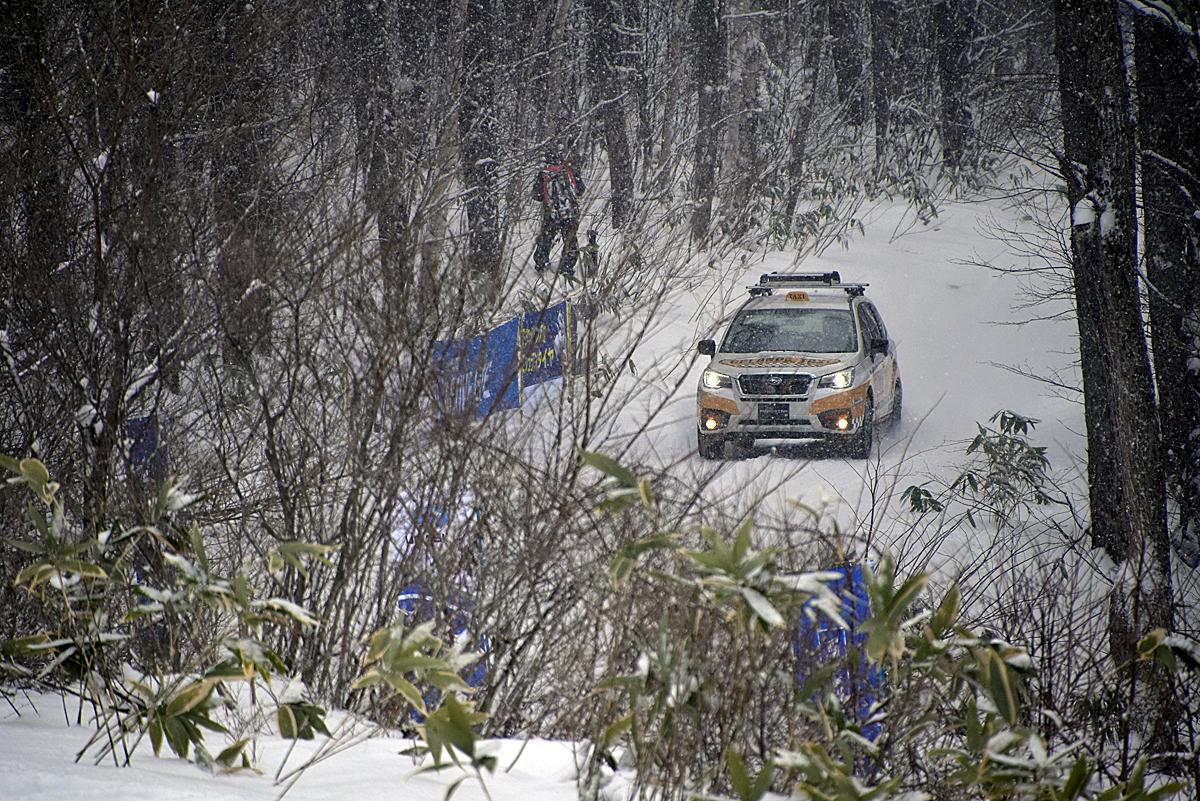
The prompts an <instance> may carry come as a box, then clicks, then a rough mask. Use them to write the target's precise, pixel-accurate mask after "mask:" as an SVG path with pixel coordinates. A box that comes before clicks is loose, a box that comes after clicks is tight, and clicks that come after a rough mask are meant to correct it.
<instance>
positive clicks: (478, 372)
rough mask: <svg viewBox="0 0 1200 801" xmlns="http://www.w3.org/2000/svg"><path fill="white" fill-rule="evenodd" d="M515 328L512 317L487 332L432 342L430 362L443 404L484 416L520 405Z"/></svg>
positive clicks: (449, 407)
mask: <svg viewBox="0 0 1200 801" xmlns="http://www.w3.org/2000/svg"><path fill="white" fill-rule="evenodd" d="M517 330H518V326H517V321H516V319H513V320H509V321H508V322H507V323H505V324H504V325H501V326H499V327H497V328H493V329H492V330H491V331H489V332H488V333H487V334H486V335H482V336H476V337H471V338H470V339H458V340H453V341H450V342H443V341H439V342H435V343H433V361H434V363H435V364H437V366H438V370H439V372H440V375H439V377H438V384H437V395H438V398H439V399H440V400H441V402H442V404H443V406H445V407H446V408H448V409H451V410H453V411H457V412H461V413H464V414H465V413H473V414H474V415H475V416H476V417H487V416H488V415H489V414H491V413H492V412H493V411H495V410H496V409H515V408H517V407H518V406H520V405H521V388H520V384H519V383H518V378H517V375H516V352H517Z"/></svg>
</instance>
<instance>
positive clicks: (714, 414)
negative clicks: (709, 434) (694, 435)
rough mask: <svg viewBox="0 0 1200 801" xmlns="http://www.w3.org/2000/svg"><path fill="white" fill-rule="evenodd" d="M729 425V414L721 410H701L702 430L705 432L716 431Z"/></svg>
mask: <svg viewBox="0 0 1200 801" xmlns="http://www.w3.org/2000/svg"><path fill="white" fill-rule="evenodd" d="M727 425H729V412H722V411H720V410H719V409H701V410H700V428H702V429H704V430H705V431H716V430H717V429H718V428H725V426H727Z"/></svg>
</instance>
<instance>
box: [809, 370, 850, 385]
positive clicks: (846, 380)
mask: <svg viewBox="0 0 1200 801" xmlns="http://www.w3.org/2000/svg"><path fill="white" fill-rule="evenodd" d="M853 383H854V368H853V367H851V368H848V369H846V370H838V371H837V372H836V373H830V374H829V375H823V376H821V380H820V381H818V382H817V386H818V387H824V388H826V389H845V388H846V387H848V386H850V385H851V384H853Z"/></svg>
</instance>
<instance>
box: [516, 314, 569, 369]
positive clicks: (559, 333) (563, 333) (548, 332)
mask: <svg viewBox="0 0 1200 801" xmlns="http://www.w3.org/2000/svg"><path fill="white" fill-rule="evenodd" d="M519 319H520V322H521V328H520V332H519V334H518V343H519V346H520V354H521V386H522V387H532V386H535V385H537V384H541V383H543V382H545V381H552V380H554V379H555V378H562V377H563V376H564V375H565V374H566V370H567V362H568V360H569V358H570V352H571V347H572V344H571V340H572V338H573V337H574V333H575V332H574V330H573V326H572V325H571V323H572V321H571V312H570V307H569V306H568V305H567V302H566V301H565V300H564V301H562V302H561V303H558V304H556V305H554V306H551V307H549V308H547V309H543V310H542V311H535V312H526V313H525V314H523V315H521V317H520V318H519Z"/></svg>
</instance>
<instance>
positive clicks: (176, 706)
mask: <svg viewBox="0 0 1200 801" xmlns="http://www.w3.org/2000/svg"><path fill="white" fill-rule="evenodd" d="M213 686H214V683H213V682H212V681H209V680H202V681H194V682H191V683H189V684H186V685H184V686H183V687H182V688H180V690H179V691H178V692H176V693H175V694H174V695H173V696H171V700H170V701H169V702H168V703H167V708H166V710H165V711H164V712H163V715H164V716H165V717H168V718H173V717H176V716H178V715H183V714H185V713H187V712H190V711H191V710H193V709H195V708H196V707H197V706H199V705H200V704H202V703H204V702H205V701H207V700H208V697H209V695H211V694H212V690H213Z"/></svg>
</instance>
